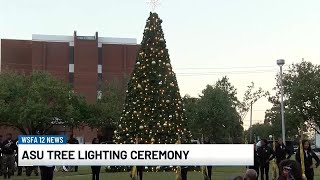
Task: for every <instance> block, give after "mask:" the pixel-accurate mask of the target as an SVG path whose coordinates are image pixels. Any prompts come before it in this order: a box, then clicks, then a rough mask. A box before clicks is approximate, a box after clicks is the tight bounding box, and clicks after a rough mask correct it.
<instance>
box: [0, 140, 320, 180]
mask: <svg viewBox="0 0 320 180" xmlns="http://www.w3.org/2000/svg"><path fill="white" fill-rule="evenodd" d="M68 143H69V144H79V141H78V140H77V139H76V138H74V137H73V135H71V136H70V139H69V140H68ZM100 143H101V142H100V140H99V139H98V138H94V139H93V140H92V144H100ZM302 145H303V151H302V152H303V154H304V172H302V171H301V158H300V149H298V151H297V152H296V154H295V160H291V156H292V155H293V152H291V151H290V150H288V148H287V147H286V146H285V144H284V143H283V142H282V140H281V139H279V140H278V141H277V144H276V146H275V149H273V148H272V147H270V146H268V141H267V140H266V139H262V140H261V141H260V144H259V146H257V145H256V144H254V165H253V166H250V167H248V169H247V171H246V173H245V175H244V176H238V177H234V178H232V180H257V179H259V176H260V179H261V180H269V167H270V162H271V161H272V160H273V159H274V158H275V162H276V165H277V167H278V172H279V178H278V180H302V179H303V175H305V177H306V179H307V180H313V179H314V168H317V167H318V166H319V165H320V160H319V158H318V156H317V155H316V154H315V153H314V151H313V150H312V149H311V146H310V143H309V141H307V140H303V141H302ZM17 152H18V145H17V140H12V135H11V134H7V135H6V137H5V140H3V137H2V136H1V135H0V176H3V177H4V179H10V178H11V177H12V176H13V174H14V171H15V170H14V168H15V162H17V160H18V159H17ZM313 160H315V161H316V164H314V163H313ZM17 164H18V162H17ZM22 168H23V167H21V166H18V167H17V175H18V176H21V174H22ZM25 169H26V175H27V176H31V174H32V172H34V174H35V175H36V176H38V175H39V172H38V167H25ZM39 169H40V175H41V180H52V179H53V174H54V169H55V167H54V166H41V167H39ZM100 169H101V166H92V167H91V171H92V179H93V180H99V174H100ZM143 170H144V168H143V167H142V166H138V167H137V176H138V177H139V180H142V179H143ZM74 171H75V172H77V171H78V167H77V166H75V167H74ZM187 172H188V167H187V166H182V167H181V179H182V180H187ZM207 173H208V176H209V177H208V179H209V180H211V174H212V167H211V166H208V167H207Z"/></svg>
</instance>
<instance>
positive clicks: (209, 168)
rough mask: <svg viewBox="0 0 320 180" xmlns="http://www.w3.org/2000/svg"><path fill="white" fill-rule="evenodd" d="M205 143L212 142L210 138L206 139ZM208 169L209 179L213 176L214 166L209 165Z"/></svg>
mask: <svg viewBox="0 0 320 180" xmlns="http://www.w3.org/2000/svg"><path fill="white" fill-rule="evenodd" d="M204 144H211V143H210V140H209V139H206V141H205V142H204ZM207 170H208V178H209V180H211V176H212V166H207Z"/></svg>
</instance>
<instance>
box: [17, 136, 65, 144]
mask: <svg viewBox="0 0 320 180" xmlns="http://www.w3.org/2000/svg"><path fill="white" fill-rule="evenodd" d="M18 144H67V136H65V135H47V136H45V135H43V136H42V135H21V136H19V137H18Z"/></svg>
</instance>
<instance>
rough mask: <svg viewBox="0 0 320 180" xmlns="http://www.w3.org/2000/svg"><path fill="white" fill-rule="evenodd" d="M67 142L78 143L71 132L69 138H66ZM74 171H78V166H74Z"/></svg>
mask: <svg viewBox="0 0 320 180" xmlns="http://www.w3.org/2000/svg"><path fill="white" fill-rule="evenodd" d="M68 144H79V141H78V140H77V139H76V138H74V137H73V134H71V135H70V139H69V140H68ZM74 171H75V172H78V166H75V167H74Z"/></svg>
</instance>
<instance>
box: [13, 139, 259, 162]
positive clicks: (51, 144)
mask: <svg viewBox="0 0 320 180" xmlns="http://www.w3.org/2000/svg"><path fill="white" fill-rule="evenodd" d="M66 142H67V141H66V137H65V136H21V137H19V141H18V158H19V161H18V162H19V166H47V165H50V166H52V165H54V166H62V165H69V166H73V165H77V166H95V165H99V166H133V165H138V166H139V165H140V166H179V165H181V166H205V165H207V166H251V165H253V160H254V159H253V155H254V152H253V151H254V147H253V145H251V144H66Z"/></svg>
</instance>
